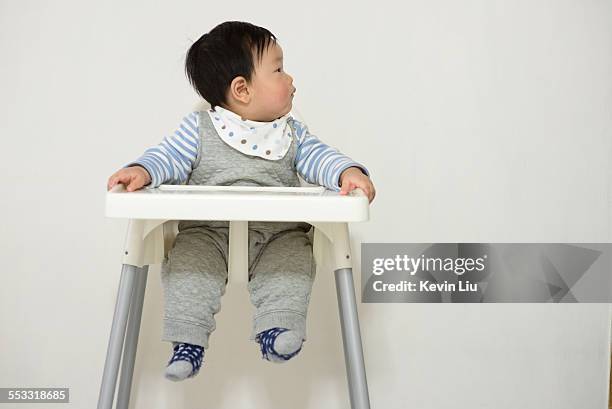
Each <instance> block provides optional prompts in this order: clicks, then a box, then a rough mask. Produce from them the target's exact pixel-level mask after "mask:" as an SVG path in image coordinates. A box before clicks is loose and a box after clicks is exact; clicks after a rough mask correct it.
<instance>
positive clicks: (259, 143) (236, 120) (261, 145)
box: [207, 106, 291, 160]
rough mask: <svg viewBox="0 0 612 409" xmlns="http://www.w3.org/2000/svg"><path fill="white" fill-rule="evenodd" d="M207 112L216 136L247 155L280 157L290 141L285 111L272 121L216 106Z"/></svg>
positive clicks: (273, 158) (269, 158)
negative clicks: (264, 120)
mask: <svg viewBox="0 0 612 409" xmlns="http://www.w3.org/2000/svg"><path fill="white" fill-rule="evenodd" d="M207 112H208V115H209V116H210V119H211V121H212V123H213V125H214V127H215V129H216V130H217V133H218V134H219V137H221V139H222V140H223V141H224V142H225V143H227V144H228V145H229V146H231V147H232V148H234V149H236V150H238V151H240V152H242V153H244V154H246V155H249V156H258V157H260V158H264V159H268V160H280V159H282V158H283V157H284V156H285V154H286V153H287V151H288V150H289V146H290V145H291V127H290V126H289V124H288V123H287V119H288V118H289V117H290V116H291V115H290V114H286V115H285V116H282V117H280V118H278V119H275V120H274V121H272V122H258V121H251V120H249V119H242V118H241V117H240V115H238V114H236V113H234V112H232V111H230V110H227V109H224V108H222V107H220V106H215V107H214V109H209V110H208V111H207Z"/></svg>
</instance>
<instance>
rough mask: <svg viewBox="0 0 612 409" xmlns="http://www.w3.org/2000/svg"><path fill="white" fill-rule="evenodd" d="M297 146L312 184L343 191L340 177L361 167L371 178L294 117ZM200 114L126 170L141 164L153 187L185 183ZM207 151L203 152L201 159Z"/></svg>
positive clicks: (298, 162) (298, 164) (298, 163)
mask: <svg viewBox="0 0 612 409" xmlns="http://www.w3.org/2000/svg"><path fill="white" fill-rule="evenodd" d="M290 121H292V122H293V126H294V128H295V130H296V132H295V133H296V137H297V138H296V141H297V143H298V147H297V153H296V156H295V163H294V165H295V169H296V171H297V173H298V175H299V176H301V177H302V179H304V180H305V181H306V182H308V183H310V184H315V185H320V186H325V187H326V188H328V189H331V190H334V191H339V190H340V175H341V174H342V172H343V171H344V170H345V169H347V168H350V167H357V168H360V169H361V171H362V172H363V173H364V174H365V175H366V176H370V173H369V171H368V170H367V169H366V167H365V166H363V165H361V164H359V163H357V162H355V161H353V160H352V159H350V158H349V157H347V156H345V155H343V154H342V153H340V152H338V150H336V149H334V148H332V147H330V146H328V145H326V144H324V143H323V142H321V141H320V140H319V139H317V137H316V136H314V135H312V134H311V133H310V132H308V127H307V126H306V125H305V124H303V123H301V122H299V121H297V120H295V119H294V118H291V119H290ZM198 126H199V124H198V112H197V111H196V112H191V113H190V114H189V115H187V116H186V117H184V118H183V121H182V122H181V123H180V124H179V126H178V128H177V129H176V130H175V131H174V135H170V136H167V137H165V138H164V140H163V141H162V142H161V143H160V144H159V145H157V146H153V147H151V148H148V149H146V150H145V152H144V154H143V155H142V156H141V157H140V158H138V159H136V160H135V161H133V162H130V163H128V164H127V165H125V166H124V168H127V167H130V166H135V165H139V166H142V167H143V168H145V169H146V170H147V172H149V174H150V175H151V183H150V185H149V186H150V187H158V186H159V185H161V184H186V183H187V180H188V179H189V175H190V174H191V171H192V170H193V165H194V163H195V162H196V158H197V155H198V150H199V146H200V137H199V130H198ZM201 160H206V159H205V152H202V159H201Z"/></svg>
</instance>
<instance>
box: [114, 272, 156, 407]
mask: <svg viewBox="0 0 612 409" xmlns="http://www.w3.org/2000/svg"><path fill="white" fill-rule="evenodd" d="M148 270H149V266H146V265H145V266H143V267H142V268H140V269H138V272H137V279H136V284H135V285H134V292H133V294H132V299H131V300H132V301H131V304H130V313H129V316H128V324H127V330H126V333H125V343H124V346H123V358H122V362H121V375H120V377H119V391H118V392H117V405H116V408H117V409H128V406H129V404H130V393H131V390H132V376H133V374H134V362H135V360H136V349H137V348H138V334H139V333H140V320H141V318H142V305H143V303H144V295H145V289H146V286H147V272H148Z"/></svg>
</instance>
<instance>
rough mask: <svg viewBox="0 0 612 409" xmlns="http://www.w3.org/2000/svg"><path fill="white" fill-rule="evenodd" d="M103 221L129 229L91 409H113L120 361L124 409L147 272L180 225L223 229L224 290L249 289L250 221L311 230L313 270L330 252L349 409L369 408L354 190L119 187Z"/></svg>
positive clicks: (361, 206)
mask: <svg viewBox="0 0 612 409" xmlns="http://www.w3.org/2000/svg"><path fill="white" fill-rule="evenodd" d="M106 216H107V217H114V218H125V219H129V223H128V229H127V237H126V240H125V246H124V249H123V268H122V271H121V279H120V282H119V290H118V294H117V302H116V305H115V312H114V315H113V322H112V326H111V332H110V339H109V342H108V349H107V354H106V362H105V364H104V374H103V376H102V385H101V388H100V396H99V400H98V409H111V408H112V406H113V400H114V395H115V387H116V384H117V375H118V371H119V364H120V361H121V376H120V378H119V391H118V393H117V402H116V408H117V409H127V408H128V404H129V399H130V391H131V385H132V375H133V371H134V360H135V357H136V347H137V344H138V333H139V330H140V320H141V315H142V306H143V301H144V293H145V286H146V281H147V272H148V268H149V266H150V265H152V264H157V263H161V262H162V261H163V260H164V258H165V257H166V256H167V254H168V251H169V250H170V249H171V248H172V245H173V243H174V238H175V236H176V233H177V226H178V221H179V220H226V221H229V256H228V259H229V260H228V279H229V282H228V286H229V284H240V285H246V284H247V282H248V259H249V257H248V248H249V246H248V222H249V221H302V222H307V223H309V224H311V225H312V226H313V228H314V237H313V254H314V258H315V263H316V265H317V267H320V266H321V264H320V263H321V262H322V261H323V255H324V253H323V252H329V253H328V254H327V255H328V256H331V257H328V258H329V260H331V263H332V266H331V267H332V269H333V270H334V274H335V280H336V291H337V297H338V308H339V313H340V326H341V330H342V341H343V346H344V358H345V364H346V373H347V378H348V390H349V397H350V402H351V408H352V409H369V408H370V401H369V395H368V386H367V380H366V373H365V367H364V361H363V351H362V346H361V335H360V329H359V319H358V314H357V304H356V301H355V288H354V283H353V273H352V263H353V260H352V254H351V249H350V241H349V229H348V223H349V222H362V221H367V220H368V218H369V203H368V199H367V197H366V196H365V194H364V192H363V191H362V190H361V189H355V190H353V191H352V192H351V193H350V194H349V195H344V196H343V195H340V194H339V193H338V192H334V191H331V190H327V189H325V188H324V187H303V186H302V187H251V186H195V185H161V186H159V187H158V188H154V189H146V188H145V189H141V190H138V191H135V192H127V191H126V189H125V186H124V185H122V184H118V185H115V186H114V187H113V188H112V189H111V190H110V191H109V192H107V194H106Z"/></svg>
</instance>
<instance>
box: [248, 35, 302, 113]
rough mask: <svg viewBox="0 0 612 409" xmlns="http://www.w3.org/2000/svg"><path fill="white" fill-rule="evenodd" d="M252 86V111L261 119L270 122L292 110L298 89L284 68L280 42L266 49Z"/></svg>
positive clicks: (256, 69) (257, 67)
mask: <svg viewBox="0 0 612 409" xmlns="http://www.w3.org/2000/svg"><path fill="white" fill-rule="evenodd" d="M256 61H257V60H256ZM256 64H257V63H256ZM251 86H252V87H253V99H252V112H254V113H255V114H256V115H257V117H258V118H260V121H266V122H270V121H273V120H275V119H277V118H280V117H281V116H283V115H285V114H287V113H289V111H291V107H292V104H293V94H294V92H295V91H296V89H295V87H294V86H293V77H291V75H289V74H287V73H286V72H285V70H284V68H283V49H282V48H281V47H280V46H279V45H278V44H276V43H272V45H270V46H269V47H268V48H267V49H266V50H265V51H264V53H263V56H262V60H261V61H260V63H259V65H257V66H256V68H255V74H254V76H253V77H252V80H251Z"/></svg>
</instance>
